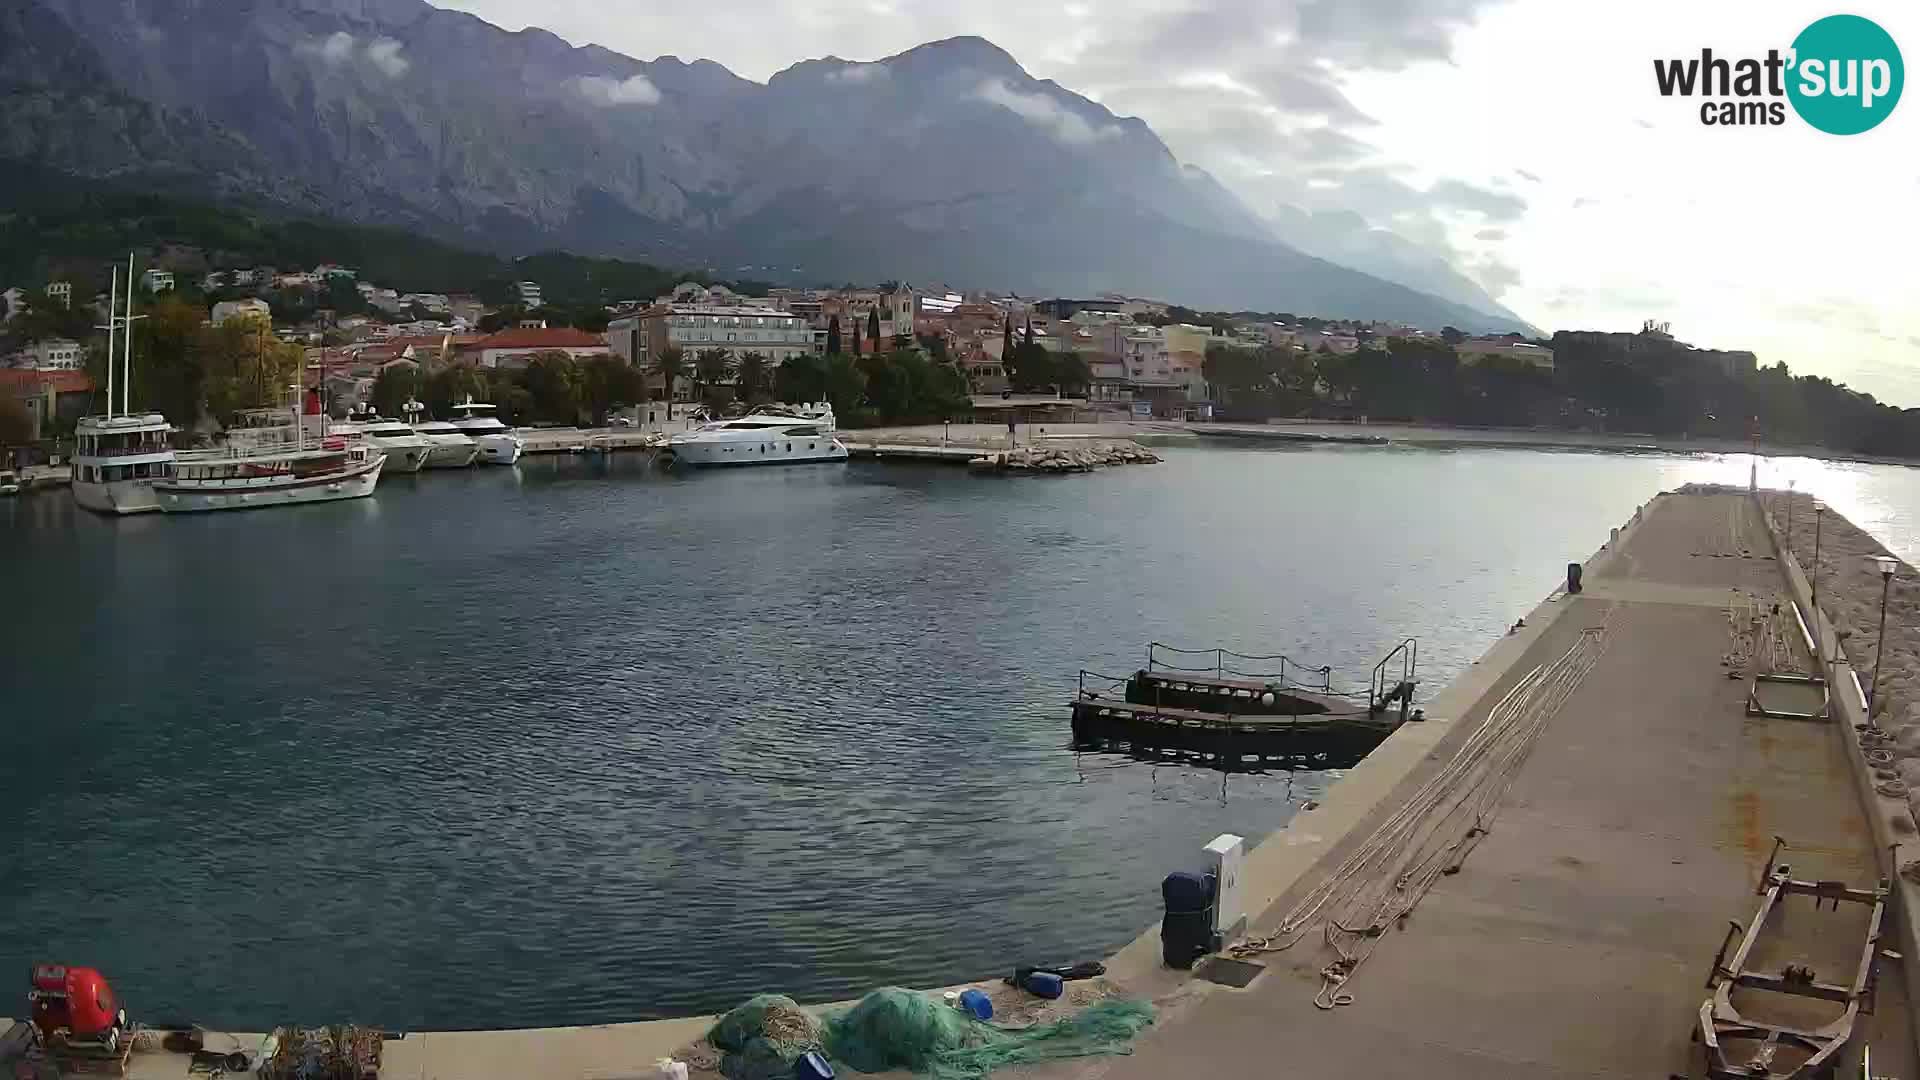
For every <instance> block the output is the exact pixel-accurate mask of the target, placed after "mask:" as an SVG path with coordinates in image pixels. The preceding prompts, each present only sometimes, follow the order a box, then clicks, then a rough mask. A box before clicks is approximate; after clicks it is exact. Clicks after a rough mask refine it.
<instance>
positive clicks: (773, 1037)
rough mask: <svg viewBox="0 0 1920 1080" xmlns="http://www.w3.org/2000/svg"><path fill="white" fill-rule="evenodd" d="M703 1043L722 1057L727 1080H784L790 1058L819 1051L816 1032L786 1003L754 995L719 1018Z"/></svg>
mask: <svg viewBox="0 0 1920 1080" xmlns="http://www.w3.org/2000/svg"><path fill="white" fill-rule="evenodd" d="M707 1041H708V1042H710V1043H712V1044H713V1045H714V1047H715V1048H716V1049H719V1050H722V1051H724V1052H725V1053H724V1055H723V1056H722V1057H721V1058H720V1073H721V1075H722V1076H725V1077H727V1080H786V1078H787V1077H791V1076H792V1075H793V1062H794V1059H795V1058H798V1057H799V1056H800V1055H802V1054H804V1053H806V1052H807V1051H809V1050H818V1049H819V1048H820V1027H819V1025H818V1024H817V1023H815V1022H814V1019H813V1017H812V1016H810V1015H808V1014H807V1013H806V1012H805V1011H804V1010H802V1009H801V1008H800V1006H799V1005H797V1004H795V1003H794V1000H793V999H792V998H790V997H786V996H784V995H781V994H760V995H758V996H756V997H752V998H749V999H747V1001H746V1003H745V1004H742V1005H740V1006H737V1007H736V1008H734V1009H732V1010H730V1011H729V1012H728V1013H727V1014H726V1015H725V1016H722V1017H721V1018H720V1019H719V1020H718V1021H717V1022H716V1023H715V1024H714V1025H713V1029H712V1030H711V1031H708V1032H707Z"/></svg>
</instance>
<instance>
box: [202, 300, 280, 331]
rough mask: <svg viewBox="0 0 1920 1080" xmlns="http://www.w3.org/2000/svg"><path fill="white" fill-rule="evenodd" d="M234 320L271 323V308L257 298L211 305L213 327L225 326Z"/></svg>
mask: <svg viewBox="0 0 1920 1080" xmlns="http://www.w3.org/2000/svg"><path fill="white" fill-rule="evenodd" d="M234 319H265V320H267V321H268V322H272V321H273V307H272V305H270V304H268V303H267V302H266V301H265V300H261V299H259V298H258V297H251V296H250V297H247V298H246V299H244V300H222V301H220V302H219V303H217V304H215V305H213V325H215V326H225V325H226V324H227V323H228V322H230V321H232V320H234Z"/></svg>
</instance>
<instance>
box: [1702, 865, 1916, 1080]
mask: <svg viewBox="0 0 1920 1080" xmlns="http://www.w3.org/2000/svg"><path fill="white" fill-rule="evenodd" d="M1785 846H1786V841H1784V840H1782V839H1781V838H1780V837H1778V836H1776V837H1774V838H1773V851H1772V853H1771V854H1769V855H1768V856H1767V866H1766V869H1765V870H1764V871H1762V873H1761V875H1760V885H1759V887H1758V888H1756V889H1755V890H1754V892H1755V893H1756V894H1757V895H1759V896H1761V897H1763V898H1764V899H1762V900H1761V901H1760V908H1759V910H1758V911H1757V912H1755V913H1754V917H1753V921H1752V922H1751V923H1749V924H1748V925H1747V927H1746V929H1745V930H1744V931H1743V930H1742V929H1741V927H1740V924H1739V923H1731V924H1730V928H1729V929H1728V931H1727V936H1726V937H1725V938H1723V939H1722V940H1721V942H1720V951H1719V952H1718V953H1716V954H1715V955H1714V958H1713V970H1712V972H1711V973H1710V974H1709V975H1708V976H1707V989H1708V990H1711V991H1712V994H1711V995H1710V996H1709V997H1708V998H1707V1000H1706V1001H1705V1002H1704V1003H1702V1004H1701V1006H1700V1020H1699V1028H1698V1030H1697V1031H1696V1032H1695V1038H1696V1039H1698V1040H1699V1041H1700V1042H1702V1043H1704V1044H1705V1047H1706V1056H1707V1075H1708V1076H1709V1077H1712V1078H1714V1080H1807V1078H1812V1077H1821V1076H1831V1075H1832V1073H1833V1069H1834V1067H1835V1066H1836V1065H1838V1064H1839V1062H1838V1060H1837V1059H1838V1057H1839V1055H1840V1053H1841V1051H1842V1050H1844V1049H1845V1048H1846V1046H1847V1044H1848V1043H1850V1042H1851V1041H1852V1039H1853V1035H1854V1023H1855V1021H1856V1020H1858V1019H1859V1017H1860V1016H1861V1015H1863V1014H1865V1015H1872V1013H1873V1006H1874V986H1875V982H1876V979H1877V976H1878V972H1877V961H1878V959H1879V954H1880V936H1881V932H1882V925H1883V922H1884V919H1885V916H1886V909H1887V887H1888V883H1887V881H1886V879H1884V878H1883V879H1881V881H1880V883H1879V886H1878V887H1877V888H1873V889H1854V888H1849V887H1848V886H1847V884H1846V883H1845V882H1843V881H1799V880H1796V879H1795V878H1794V877H1793V876H1792V874H1791V872H1790V869H1791V868H1790V867H1788V866H1787V864H1785V863H1781V862H1777V861H1776V860H1777V859H1778V857H1779V855H1780V849H1781V848H1783V847H1785ZM1795 895H1799V896H1811V897H1813V905H1814V910H1816V911H1818V910H1819V909H1820V908H1821V907H1822V906H1823V905H1824V906H1828V907H1830V908H1831V909H1832V910H1834V911H1838V910H1839V908H1840V904H1841V902H1843V901H1844V902H1846V903H1849V904H1864V905H1867V906H1868V907H1870V908H1871V913H1870V915H1869V916H1868V920H1867V935H1866V941H1865V943H1864V944H1862V946H1861V948H1860V963H1859V966H1858V968H1857V969H1856V970H1855V971H1854V973H1853V979H1852V981H1851V982H1848V983H1828V982H1821V981H1820V980H1819V979H1818V978H1817V977H1816V976H1815V975H1814V972H1813V970H1812V969H1811V968H1808V967H1804V966H1801V965H1797V964H1789V965H1788V966H1787V967H1786V969H1785V970H1783V971H1781V972H1780V973H1779V974H1777V975H1770V974H1762V973H1760V972H1757V971H1752V970H1749V969H1748V967H1747V961H1748V959H1749V957H1751V956H1752V954H1753V948H1754V945H1755V943H1756V942H1758V941H1759V939H1760V935H1761V933H1762V932H1763V931H1764V929H1765V927H1766V923H1767V919H1768V918H1769V917H1770V916H1772V915H1773V914H1774V912H1775V911H1776V910H1777V909H1779V907H1780V905H1781V903H1782V901H1784V900H1785V899H1786V898H1787V897H1789V896H1795ZM1735 938H1738V939H1739V941H1740V945H1739V948H1738V949H1736V950H1735V951H1734V954H1733V959H1732V960H1728V959H1727V947H1728V946H1729V945H1731V944H1733V942H1734V939H1735ZM1736 989H1753V990H1767V991H1772V992H1774V993H1781V994H1792V995H1795V996H1797V997H1807V998H1818V999H1822V1000H1825V1001H1831V1002H1834V1003H1836V1004H1840V1005H1844V1006H1845V1007H1846V1008H1845V1010H1844V1011H1843V1012H1842V1013H1841V1015H1840V1016H1839V1017H1838V1018H1836V1019H1835V1020H1834V1021H1833V1022H1832V1023H1829V1024H1825V1025H1823V1026H1821V1027H1818V1028H1796V1027H1791V1026H1788V1025H1784V1024H1773V1023H1767V1022H1764V1021H1759V1020H1754V1019H1751V1018H1749V1017H1746V1016H1744V1015H1742V1014H1741V1012H1740V1010H1739V1009H1737V1008H1735V1007H1734V1004H1733V1000H1732V993H1733V991H1734V990H1736ZM1725 1039H1738V1040H1741V1041H1743V1042H1749V1041H1750V1042H1757V1044H1758V1045H1757V1046H1755V1048H1754V1051H1753V1056H1752V1057H1751V1058H1750V1059H1748V1060H1747V1061H1744V1062H1739V1063H1736V1062H1734V1061H1731V1060H1730V1059H1729V1058H1728V1057H1727V1047H1726V1045H1725V1044H1724V1043H1723V1041H1722V1040H1725ZM1783 1046H1785V1047H1791V1048H1793V1049H1796V1050H1801V1051H1806V1052H1807V1053H1808V1054H1809V1055H1810V1056H1809V1057H1808V1058H1807V1059H1806V1060H1805V1061H1803V1062H1801V1063H1800V1064H1799V1065H1796V1066H1792V1067H1790V1068H1785V1069H1776V1068H1775V1067H1774V1063H1773V1059H1774V1055H1775V1054H1776V1053H1777V1052H1778V1051H1779V1049H1780V1048H1781V1047H1783Z"/></svg>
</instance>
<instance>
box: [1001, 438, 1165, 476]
mask: <svg viewBox="0 0 1920 1080" xmlns="http://www.w3.org/2000/svg"><path fill="white" fill-rule="evenodd" d="M1159 460H1160V456H1159V455H1158V454H1155V453H1154V452H1153V451H1151V450H1148V449H1147V448H1146V447H1144V446H1141V445H1140V444H1139V443H1135V442H1130V441H1126V440H1120V441H1116V442H1102V443H1095V444H1093V445H1091V446H1074V447H1065V446H1061V447H1054V446H1023V447H1019V448H1017V449H1013V450H1001V451H996V452H994V453H991V454H983V455H981V456H980V457H977V458H974V459H973V460H972V461H970V462H968V463H967V464H968V465H970V466H972V467H973V468H976V469H983V470H995V471H998V470H1007V471H1028V472H1090V471H1092V470H1094V469H1098V468H1102V467H1104V466H1107V465H1152V464H1156V463H1158V462H1159Z"/></svg>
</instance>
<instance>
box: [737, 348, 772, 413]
mask: <svg viewBox="0 0 1920 1080" xmlns="http://www.w3.org/2000/svg"><path fill="white" fill-rule="evenodd" d="M771 374H773V368H772V366H771V365H769V364H768V363H767V354H766V353H763V352H757V351H754V350H751V349H749V350H748V351H746V352H743V353H741V354H740V367H739V370H738V371H737V372H735V374H734V379H735V381H736V382H738V383H739V384H740V396H741V398H743V399H744V400H745V401H746V402H747V403H748V404H752V403H753V402H756V401H759V400H760V399H761V398H763V397H765V396H766V386H767V377H768V376H769V375H771Z"/></svg>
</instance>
